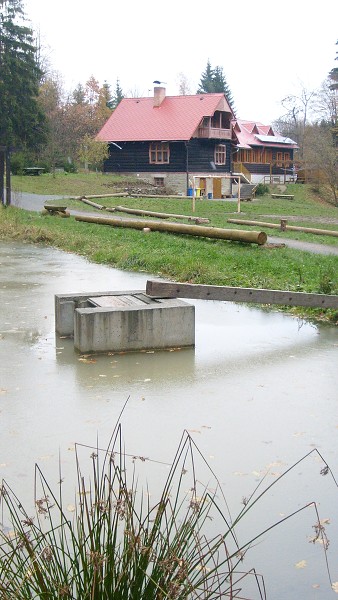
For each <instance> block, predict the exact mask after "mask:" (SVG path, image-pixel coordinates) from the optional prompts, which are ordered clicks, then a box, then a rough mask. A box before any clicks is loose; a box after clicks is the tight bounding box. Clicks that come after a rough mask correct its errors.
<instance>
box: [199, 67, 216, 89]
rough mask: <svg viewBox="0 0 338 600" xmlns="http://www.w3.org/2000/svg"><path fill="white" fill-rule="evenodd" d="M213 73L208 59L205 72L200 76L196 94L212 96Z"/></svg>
mask: <svg viewBox="0 0 338 600" xmlns="http://www.w3.org/2000/svg"><path fill="white" fill-rule="evenodd" d="M214 77H215V71H214V69H212V68H211V64H210V60H209V59H208V62H207V66H206V68H205V71H204V72H203V73H202V75H201V79H200V83H199V86H198V90H197V94H212V93H213V92H214V91H215V89H214Z"/></svg>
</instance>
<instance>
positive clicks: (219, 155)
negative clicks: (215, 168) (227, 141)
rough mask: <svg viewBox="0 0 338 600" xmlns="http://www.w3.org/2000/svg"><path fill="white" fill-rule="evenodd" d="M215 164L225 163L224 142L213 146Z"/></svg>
mask: <svg viewBox="0 0 338 600" xmlns="http://www.w3.org/2000/svg"><path fill="white" fill-rule="evenodd" d="M215 164H216V165H225V146H224V144H218V145H217V146H216V147H215Z"/></svg>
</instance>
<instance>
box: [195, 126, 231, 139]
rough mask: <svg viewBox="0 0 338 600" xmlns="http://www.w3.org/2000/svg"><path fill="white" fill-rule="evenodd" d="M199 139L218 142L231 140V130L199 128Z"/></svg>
mask: <svg viewBox="0 0 338 600" xmlns="http://www.w3.org/2000/svg"><path fill="white" fill-rule="evenodd" d="M197 137H199V138H206V139H211V138H215V139H217V140H231V129H220V128H219V127H199V128H198V130H197Z"/></svg>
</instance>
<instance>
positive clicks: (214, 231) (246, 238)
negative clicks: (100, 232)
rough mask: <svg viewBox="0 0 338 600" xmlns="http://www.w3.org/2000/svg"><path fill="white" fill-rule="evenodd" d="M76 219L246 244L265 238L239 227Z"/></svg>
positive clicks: (143, 220)
mask: <svg viewBox="0 0 338 600" xmlns="http://www.w3.org/2000/svg"><path fill="white" fill-rule="evenodd" d="M75 220H76V221H83V222H85V223H97V224H99V225H112V226H114V227H129V228H131V229H141V230H142V229H144V228H145V227H147V228H149V229H151V230H152V231H168V232H171V233H183V234H186V235H195V236H198V237H208V238H217V239H221V240H232V241H235V242H246V243H248V244H258V245H260V246H261V245H263V244H265V242H266V240H267V235H266V233H265V232H264V231H243V230H239V229H220V228H218V227H204V226H202V225H185V224H182V223H168V222H165V223H163V222H161V221H149V220H146V219H142V220H140V219H123V218H121V217H96V216H95V217H93V216H89V215H77V216H76V217H75Z"/></svg>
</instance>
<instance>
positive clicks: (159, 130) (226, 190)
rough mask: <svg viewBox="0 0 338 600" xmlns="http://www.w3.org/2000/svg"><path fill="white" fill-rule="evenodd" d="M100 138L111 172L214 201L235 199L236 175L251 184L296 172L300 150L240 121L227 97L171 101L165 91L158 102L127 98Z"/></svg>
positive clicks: (107, 169)
mask: <svg viewBox="0 0 338 600" xmlns="http://www.w3.org/2000/svg"><path fill="white" fill-rule="evenodd" d="M97 139H98V140H101V141H105V142H107V143H108V145H109V157H108V159H107V160H106V161H105V164H104V171H105V172H112V173H124V174H130V175H137V176H139V177H140V179H141V180H144V181H147V182H148V183H150V184H152V185H154V186H156V187H160V186H163V187H165V189H166V191H167V192H168V193H174V194H182V195H186V194H188V195H191V194H192V193H193V192H192V190H195V189H196V190H197V192H196V193H197V195H201V196H208V197H210V198H225V197H231V196H232V182H233V181H234V177H235V174H236V175H237V174H238V177H239V178H240V179H241V181H242V182H243V181H244V182H247V183H250V182H251V178H252V177H253V179H254V182H256V176H259V177H260V178H261V179H260V180H262V179H264V176H265V174H268V175H269V174H270V172H271V173H272V171H273V172H275V171H276V170H277V171H278V174H279V171H280V172H281V173H282V174H284V175H285V173H286V169H287V170H288V172H289V171H290V172H291V169H292V166H291V165H292V158H293V155H292V152H293V149H294V148H295V147H296V144H295V143H294V142H292V140H287V139H286V138H283V139H282V138H280V136H276V135H275V134H274V132H273V131H272V129H271V127H268V126H264V125H261V124H260V123H258V124H256V123H249V122H248V121H239V120H236V118H235V115H234V114H233V111H232V109H231V107H230V105H229V103H228V101H227V98H226V96H225V94H223V93H214V94H196V95H191V96H167V95H166V90H165V88H164V87H161V86H156V87H155V88H154V95H153V96H152V97H146V98H124V99H123V100H121V102H120V103H119V104H118V106H117V108H116V109H115V110H114V112H113V113H112V114H111V116H110V117H109V119H108V121H107V122H106V123H105V124H104V126H103V127H102V129H101V130H100V132H99V133H98V135H97ZM283 140H284V141H283ZM254 161H255V162H254ZM257 165H258V166H259V168H258V167H257ZM263 165H264V169H265V170H264V169H263V170H262V166H263ZM252 167H253V168H252ZM283 169H284V170H283ZM276 176H277V175H276Z"/></svg>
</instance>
